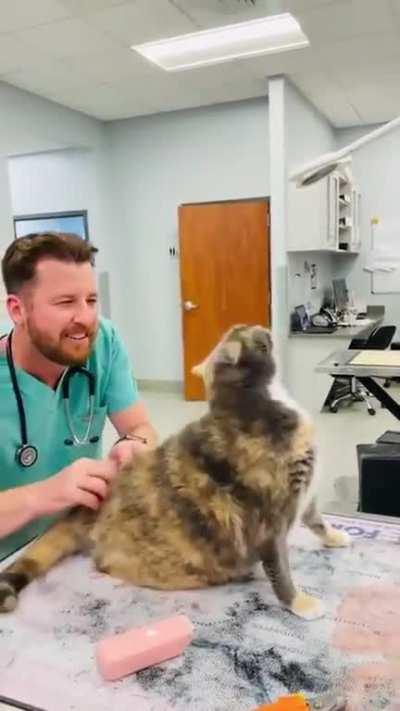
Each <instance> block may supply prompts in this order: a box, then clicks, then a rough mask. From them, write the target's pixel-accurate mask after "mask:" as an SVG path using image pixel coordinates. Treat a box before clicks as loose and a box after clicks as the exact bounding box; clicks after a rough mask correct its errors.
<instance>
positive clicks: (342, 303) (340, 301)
mask: <svg viewBox="0 0 400 711" xmlns="http://www.w3.org/2000/svg"><path fill="white" fill-rule="evenodd" d="M332 285H333V297H334V300H335V308H336V311H344V310H345V309H346V308H347V306H348V305H349V292H348V289H347V284H346V279H333V281H332Z"/></svg>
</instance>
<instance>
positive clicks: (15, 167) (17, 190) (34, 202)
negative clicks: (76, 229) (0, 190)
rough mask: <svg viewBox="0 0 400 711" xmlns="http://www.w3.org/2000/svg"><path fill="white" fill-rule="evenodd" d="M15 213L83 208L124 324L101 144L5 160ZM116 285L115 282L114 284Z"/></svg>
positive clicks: (113, 311)
mask: <svg viewBox="0 0 400 711" xmlns="http://www.w3.org/2000/svg"><path fill="white" fill-rule="evenodd" d="M8 169H9V177H10V190H11V204H12V209H13V213H14V215H23V214H32V213H41V212H43V213H46V212H64V211H69V210H81V209H82V210H87V211H88V223H89V237H90V239H91V241H92V242H93V243H94V244H95V245H96V247H98V249H99V254H98V256H97V259H96V263H97V268H98V271H99V272H101V271H108V272H110V274H111V288H112V292H113V293H112V295H111V296H112V299H111V300H112V303H111V307H112V308H111V314H112V316H113V318H114V317H115V320H116V322H117V323H118V325H119V326H120V327H121V328H124V314H123V311H124V306H123V303H118V299H119V300H120V302H121V301H123V299H122V294H123V289H122V284H121V283H120V281H121V280H120V272H121V265H120V260H119V254H120V252H119V250H116V249H115V246H116V243H118V241H119V240H120V239H121V232H120V231H119V230H118V231H117V233H116V234H115V233H111V232H110V225H109V222H110V214H109V213H110V210H111V205H110V204H109V195H108V190H109V188H108V187H107V185H106V181H107V176H108V170H107V161H106V154H105V148H100V147H99V148H98V149H97V150H96V149H89V150H88V149H77V148H71V149H65V150H59V151H48V152H46V153H38V154H33V155H27V156H25V155H24V156H18V157H12V158H10V159H9V161H8ZM114 287H115V288H114Z"/></svg>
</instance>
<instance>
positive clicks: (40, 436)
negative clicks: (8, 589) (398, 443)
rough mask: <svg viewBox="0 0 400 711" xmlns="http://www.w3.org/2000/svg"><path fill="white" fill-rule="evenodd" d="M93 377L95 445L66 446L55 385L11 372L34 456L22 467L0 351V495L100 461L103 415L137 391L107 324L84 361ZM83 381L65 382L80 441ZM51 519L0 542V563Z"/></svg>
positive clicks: (85, 404)
mask: <svg viewBox="0 0 400 711" xmlns="http://www.w3.org/2000/svg"><path fill="white" fill-rule="evenodd" d="M87 368H88V369H89V371H90V372H91V373H93V374H94V375H95V379H96V389H95V402H94V418H93V425H92V427H91V431H90V437H93V436H96V435H97V436H99V441H98V442H96V443H89V444H85V445H82V446H68V445H66V444H64V440H65V439H68V438H69V439H70V438H71V432H70V430H69V428H68V424H67V419H66V416H65V409H64V402H63V398H62V394H61V382H60V384H59V385H58V386H57V388H56V390H53V389H52V388H50V387H49V386H48V385H46V384H44V383H43V382H41V381H40V380H38V379H37V378H34V377H33V376H31V375H29V374H28V373H27V372H26V371H24V370H22V369H21V368H16V375H17V380H18V385H19V388H20V391H21V395H22V399H23V403H24V408H25V414H26V420H27V430H28V441H29V444H33V445H35V446H36V447H37V449H38V452H39V457H38V460H37V462H36V463H35V464H34V465H33V466H31V467H26V468H25V467H22V466H21V465H20V464H18V462H17V461H16V458H15V453H16V450H17V448H18V447H19V446H20V445H21V433H20V423H19V417H18V409H17V403H16V400H15V396H14V391H13V388H12V383H11V378H10V373H9V369H8V365H7V359H6V355H5V352H4V351H1V352H0V423H1V427H0V432H1V435H0V437H1V443H0V492H1V491H5V490H6V489H13V488H15V487H18V486H24V485H26V484H32V483H34V482H38V481H43V480H44V479H47V478H48V477H51V476H52V475H53V474H56V473H57V472H59V471H60V470H61V469H63V468H64V467H66V466H68V465H69V464H72V462H74V461H75V460H76V459H80V458H81V457H90V458H92V459H100V458H101V457H102V433H103V429H104V424H105V420H106V416H109V415H111V414H112V413H115V412H119V411H121V410H124V409H125V408H127V407H129V406H130V405H132V404H134V403H135V402H136V401H137V400H138V392H137V386H136V382H135V379H134V377H133V376H132V368H131V366H130V363H129V357H128V354H127V351H126V348H125V345H124V344H123V342H122V340H121V337H120V336H119V334H118V332H117V330H116V329H115V327H114V326H113V325H112V323H111V322H110V321H108V320H106V319H101V320H100V324H99V330H98V334H97V337H96V341H95V344H94V347H93V350H92V353H91V355H90V357H89V359H88V362H87ZM88 396H89V393H88V378H86V377H85V376H84V375H82V374H79V373H77V374H75V375H74V376H73V377H72V378H71V380H70V396H69V402H70V409H71V418H72V422H73V428H74V430H75V432H76V434H77V435H78V437H83V436H84V434H85V432H86V429H87V422H88V410H89V402H88ZM52 521H54V518H50V517H44V518H41V519H38V520H36V521H33V522H31V523H30V524H28V525H27V526H24V528H22V529H20V530H18V531H16V532H15V533H13V534H11V535H10V536H7V537H6V538H3V539H0V560H2V559H3V558H5V557H6V556H7V555H9V554H10V553H12V552H14V551H15V550H17V548H20V547H21V546H23V545H25V543H27V542H28V541H29V540H31V539H32V538H34V537H35V536H37V535H40V534H41V533H43V532H44V531H45V530H46V528H48V526H49V525H50V523H51V522H52Z"/></svg>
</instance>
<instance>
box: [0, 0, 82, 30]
mask: <svg viewBox="0 0 400 711" xmlns="http://www.w3.org/2000/svg"><path fill="white" fill-rule="evenodd" d="M69 16H70V13H69V12H68V10H67V9H66V8H65V7H63V6H62V4H61V2H58V0H12V1H11V2H7V1H4V0H3V2H2V3H1V13H0V33H2V32H15V31H17V30H24V29H26V28H28V27H37V26H38V25H42V24H45V23H49V22H53V21H55V20H62V19H64V18H66V17H69Z"/></svg>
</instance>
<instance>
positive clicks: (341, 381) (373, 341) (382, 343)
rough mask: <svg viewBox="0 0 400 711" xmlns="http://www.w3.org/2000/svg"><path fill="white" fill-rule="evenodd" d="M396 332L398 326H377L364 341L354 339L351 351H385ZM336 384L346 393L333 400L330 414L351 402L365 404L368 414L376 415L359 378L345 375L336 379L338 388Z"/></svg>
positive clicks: (350, 347) (330, 405) (350, 346)
mask: <svg viewBox="0 0 400 711" xmlns="http://www.w3.org/2000/svg"><path fill="white" fill-rule="evenodd" d="M395 332H396V326H377V328H375V329H374V330H373V331H372V332H371V333H370V335H369V336H368V338H366V339H365V340H364V341H362V340H360V339H359V338H353V340H352V341H351V343H350V345H349V349H351V350H355V349H356V350H370V351H384V350H386V348H388V347H389V346H390V344H391V342H392V340H393V336H394V334H395ZM336 384H337V387H338V389H339V388H340V386H341V385H342V386H343V387H344V388H345V392H344V393H342V394H340V395H338V396H337V397H334V399H333V400H331V402H330V403H329V410H330V412H337V411H338V405H339V404H341V403H342V402H346V401H350V402H365V404H366V406H367V410H368V414H370V415H375V414H376V410H375V408H374V407H373V406H372V404H371V402H370V400H369V398H370V395H369V393H368V391H367V390H366V388H364V386H363V385H361V383H359V382H358V381H357V378H355V377H354V376H353V375H349V376H345V375H343V376H340V377H338V378H335V381H334V385H335V386H336Z"/></svg>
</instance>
